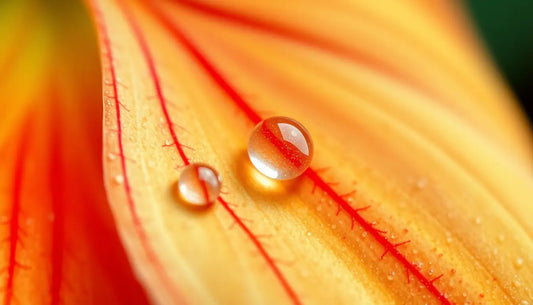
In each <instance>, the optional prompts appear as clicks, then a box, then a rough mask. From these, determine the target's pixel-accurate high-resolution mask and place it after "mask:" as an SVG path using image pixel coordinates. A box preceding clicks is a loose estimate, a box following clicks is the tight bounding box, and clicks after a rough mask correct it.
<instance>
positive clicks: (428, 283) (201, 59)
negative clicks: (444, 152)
mask: <svg viewBox="0 0 533 305" xmlns="http://www.w3.org/2000/svg"><path fill="white" fill-rule="evenodd" d="M151 9H152V11H153V12H154V14H155V15H156V16H157V17H158V18H157V19H158V20H159V21H160V22H161V23H162V24H163V25H164V26H165V27H166V28H167V29H168V30H169V31H170V32H171V34H172V35H173V36H174V38H175V39H177V40H178V41H179V42H181V43H182V44H183V45H184V46H185V48H186V49H187V50H188V51H189V52H190V53H191V54H192V55H193V57H194V58H195V59H196V60H197V62H198V63H199V64H200V65H201V66H202V67H203V68H204V70H205V71H206V72H207V74H209V76H211V78H212V79H213V81H215V82H216V83H217V84H219V85H220V87H221V89H222V90H223V91H225V92H226V94H227V95H228V96H229V97H230V98H231V100H232V101H233V102H234V103H235V104H236V105H237V106H238V107H239V108H240V109H242V111H243V112H244V113H245V114H246V115H247V117H248V118H249V119H250V120H251V121H252V122H254V123H258V122H259V121H261V117H260V116H259V115H258V114H257V113H256V112H255V110H253V109H252V108H251V107H250V106H249V105H248V103H247V102H246V101H245V100H244V98H242V96H241V95H240V94H239V93H238V92H237V91H236V90H235V89H234V88H233V86H231V85H230V83H229V82H228V81H227V80H226V79H225V78H224V77H223V76H222V74H221V73H220V72H219V71H218V69H216V67H215V66H214V65H213V64H212V63H211V62H210V61H209V60H208V59H207V57H206V56H205V55H204V54H203V53H202V52H201V51H200V50H199V49H198V48H197V47H196V46H195V45H194V44H193V43H192V42H191V41H190V40H189V39H188V38H187V37H186V36H185V35H184V33H183V32H182V31H181V30H180V29H179V28H178V26H177V25H176V24H175V23H173V22H172V21H171V20H170V18H169V17H168V16H167V15H166V14H165V13H163V12H162V11H161V10H160V9H156V8H154V7H151ZM305 175H306V176H307V177H308V178H309V179H311V180H312V181H313V182H314V184H315V185H316V186H318V187H319V188H321V189H322V190H323V191H324V192H326V193H327V195H328V196H329V197H330V198H332V199H333V200H334V201H335V202H336V203H337V204H338V205H339V206H340V207H341V208H342V209H343V210H344V211H345V212H346V213H347V214H348V215H349V216H350V217H351V219H352V221H353V220H355V222H357V223H358V224H359V225H360V226H361V228H363V229H364V230H365V231H366V232H368V233H369V234H370V235H371V236H372V237H373V238H374V239H375V240H376V241H377V242H378V243H379V244H381V245H382V246H383V248H384V249H385V250H386V251H387V252H388V253H390V254H391V255H392V256H393V257H394V258H395V259H396V260H398V261H399V262H400V263H401V264H402V265H403V266H404V267H405V268H406V269H407V270H408V271H409V272H410V273H411V274H413V275H414V276H415V277H416V278H417V279H418V281H419V282H420V283H421V284H422V285H423V286H424V287H426V289H427V290H428V291H429V292H430V293H431V294H433V295H434V296H435V298H436V299H437V300H439V301H440V302H441V303H442V304H445V305H448V304H451V303H450V301H449V300H448V299H447V297H446V296H445V295H444V294H443V293H442V292H440V291H439V289H438V288H437V287H436V286H435V285H434V284H433V282H434V281H432V280H429V279H428V278H427V277H426V276H425V275H424V274H422V272H420V271H419V270H418V268H417V266H416V265H414V264H413V263H411V262H410V261H409V260H407V258H406V257H405V256H404V255H403V254H402V253H401V252H400V251H399V250H398V249H397V246H395V245H394V244H392V243H391V242H390V241H389V240H387V238H386V237H385V236H383V233H385V232H384V231H381V230H378V229H376V228H374V227H373V225H372V223H371V222H369V221H367V220H366V219H365V218H363V217H362V216H361V215H360V214H359V211H358V210H357V209H355V208H353V207H352V206H350V204H348V203H347V202H346V201H345V200H344V199H343V198H342V197H341V196H340V195H338V194H337V193H336V192H335V191H334V190H333V188H332V187H331V186H330V184H328V183H327V182H325V181H324V180H323V179H322V178H321V177H320V176H319V175H318V173H317V172H316V171H315V170H313V169H311V168H309V169H308V170H307V171H306V172H305Z"/></svg>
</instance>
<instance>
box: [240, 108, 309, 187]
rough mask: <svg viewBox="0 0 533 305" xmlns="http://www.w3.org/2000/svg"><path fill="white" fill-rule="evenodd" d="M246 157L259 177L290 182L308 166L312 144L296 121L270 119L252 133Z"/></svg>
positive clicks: (284, 118) (262, 122)
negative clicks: (260, 174) (259, 174)
mask: <svg viewBox="0 0 533 305" xmlns="http://www.w3.org/2000/svg"><path fill="white" fill-rule="evenodd" d="M248 156H249V157H250V161H251V162H252V164H253V165H254V166H255V168H256V169H257V170H258V171H259V172H261V173H262V174H263V175H265V176H267V177H270V178H273V179H279V180H287V179H294V178H296V177H298V176H300V175H301V174H302V173H303V172H304V171H305V170H306V169H307V168H308V167H309V165H310V164H311V159H312V157H313V142H312V141H311V136H310V134H309V132H308V131H307V129H305V127H303V126H302V125H301V124H300V123H298V122H297V121H295V120H293V119H291V118H287V117H279V116H276V117H271V118H268V119H266V120H263V121H261V122H260V123H259V124H257V126H256V127H255V128H254V130H253V131H252V134H251V136H250V139H249V142H248Z"/></svg>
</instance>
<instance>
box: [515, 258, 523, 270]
mask: <svg viewBox="0 0 533 305" xmlns="http://www.w3.org/2000/svg"><path fill="white" fill-rule="evenodd" d="M523 264H524V259H523V258H521V257H517V258H516V259H515V261H514V265H515V267H516V268H520V267H522V265H523Z"/></svg>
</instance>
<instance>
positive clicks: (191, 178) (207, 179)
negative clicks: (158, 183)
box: [178, 163, 222, 206]
mask: <svg viewBox="0 0 533 305" xmlns="http://www.w3.org/2000/svg"><path fill="white" fill-rule="evenodd" d="M221 185H222V184H221V180H220V176H219V175H218V173H217V171H216V170H214V169H213V168H212V167H211V166H209V165H206V164H202V163H193V164H190V165H188V166H186V167H185V168H184V169H183V171H182V172H181V174H180V178H179V180H178V191H179V195H180V196H181V198H182V199H183V200H184V201H185V202H187V203H189V204H191V205H194V206H206V205H209V204H210V203H212V202H213V201H215V200H216V199H217V197H218V195H219V194H220V188H221Z"/></svg>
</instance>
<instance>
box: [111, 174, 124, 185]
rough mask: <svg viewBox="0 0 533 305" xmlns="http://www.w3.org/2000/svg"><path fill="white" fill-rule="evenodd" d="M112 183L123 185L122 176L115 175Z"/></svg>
mask: <svg viewBox="0 0 533 305" xmlns="http://www.w3.org/2000/svg"><path fill="white" fill-rule="evenodd" d="M113 181H114V182H115V183H116V184H122V183H124V176H122V175H116V176H115V178H113Z"/></svg>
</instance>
